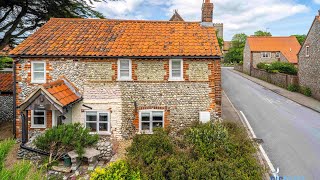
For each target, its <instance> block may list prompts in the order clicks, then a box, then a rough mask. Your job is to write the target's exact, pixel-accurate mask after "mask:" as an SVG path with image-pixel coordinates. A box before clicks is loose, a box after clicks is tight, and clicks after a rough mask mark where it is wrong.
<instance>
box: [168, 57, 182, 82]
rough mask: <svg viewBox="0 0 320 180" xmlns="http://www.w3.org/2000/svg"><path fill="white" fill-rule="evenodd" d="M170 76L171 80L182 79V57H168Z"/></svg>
mask: <svg viewBox="0 0 320 180" xmlns="http://www.w3.org/2000/svg"><path fill="white" fill-rule="evenodd" d="M169 70H170V78H169V80H172V81H182V80H183V61H182V59H170V64H169Z"/></svg>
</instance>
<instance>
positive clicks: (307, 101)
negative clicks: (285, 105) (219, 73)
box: [232, 70, 320, 112]
mask: <svg viewBox="0 0 320 180" xmlns="http://www.w3.org/2000/svg"><path fill="white" fill-rule="evenodd" d="M232 71H233V72H234V73H237V74H239V75H241V76H242V77H244V78H246V79H249V80H250V81H253V82H255V83H257V84H259V85H261V86H263V87H266V88H268V89H270V90H271V91H273V92H275V93H277V94H280V95H281V96H284V97H286V98H288V99H290V100H292V101H294V102H296V103H299V104H300V105H303V106H305V107H308V108H310V109H312V110H314V111H317V112H320V101H318V100H316V99H313V98H311V97H307V96H305V95H303V94H300V93H297V92H291V91H288V90H286V89H283V88H281V87H278V86H276V85H273V84H270V83H268V82H265V81H263V80H260V79H257V78H255V77H252V76H249V75H247V74H244V73H241V72H239V71H236V70H232Z"/></svg>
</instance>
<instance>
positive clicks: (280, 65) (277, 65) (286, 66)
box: [257, 61, 298, 75]
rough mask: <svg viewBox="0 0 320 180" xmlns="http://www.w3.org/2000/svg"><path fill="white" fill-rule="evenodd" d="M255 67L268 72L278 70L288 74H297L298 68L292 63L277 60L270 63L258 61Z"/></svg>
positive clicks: (276, 71)
mask: <svg viewBox="0 0 320 180" xmlns="http://www.w3.org/2000/svg"><path fill="white" fill-rule="evenodd" d="M257 68H258V69H264V70H266V71H267V72H270V73H278V72H280V73H284V74H290V75H297V73H298V69H297V68H296V67H295V66H294V65H293V64H291V63H286V62H279V61H276V62H273V63H271V64H268V63H262V62H260V63H258V64H257Z"/></svg>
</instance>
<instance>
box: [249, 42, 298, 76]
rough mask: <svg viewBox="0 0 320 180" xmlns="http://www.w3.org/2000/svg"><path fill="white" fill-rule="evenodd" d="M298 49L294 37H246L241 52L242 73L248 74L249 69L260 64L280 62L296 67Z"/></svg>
mask: <svg viewBox="0 0 320 180" xmlns="http://www.w3.org/2000/svg"><path fill="white" fill-rule="evenodd" d="M300 47H301V46H300V44H299V42H298V40H297V38H296V37H295V36H289V37H270V36H269V37H258V36H251V37H248V38H247V42H246V45H245V48H244V52H243V71H244V72H246V73H248V74H250V71H251V68H256V67H257V64H258V63H260V62H264V63H272V62H275V61H281V62H289V63H292V64H295V65H297V64H298V57H297V54H298V52H299V49H300Z"/></svg>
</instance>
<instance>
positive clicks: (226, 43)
mask: <svg viewBox="0 0 320 180" xmlns="http://www.w3.org/2000/svg"><path fill="white" fill-rule="evenodd" d="M230 48H231V41H224V42H223V48H222V50H223V54H224V55H226V54H227V53H228V52H229V49H230Z"/></svg>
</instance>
